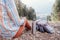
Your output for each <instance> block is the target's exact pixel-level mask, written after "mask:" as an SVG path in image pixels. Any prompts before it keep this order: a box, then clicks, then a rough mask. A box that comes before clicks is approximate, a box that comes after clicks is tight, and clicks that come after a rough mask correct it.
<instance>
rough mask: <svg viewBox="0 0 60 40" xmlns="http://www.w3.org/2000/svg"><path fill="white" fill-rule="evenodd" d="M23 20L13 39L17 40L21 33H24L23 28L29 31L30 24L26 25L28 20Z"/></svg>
mask: <svg viewBox="0 0 60 40" xmlns="http://www.w3.org/2000/svg"><path fill="white" fill-rule="evenodd" d="M24 19H25V22H24V24H23V25H22V26H20V28H19V30H18V32H17V33H16V35H15V36H14V37H13V38H18V37H19V36H21V34H22V32H23V31H24V29H25V27H26V28H27V29H29V30H31V26H30V24H29V23H28V20H27V19H26V18H24Z"/></svg>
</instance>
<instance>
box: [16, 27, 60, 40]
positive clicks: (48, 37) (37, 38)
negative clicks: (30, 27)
mask: <svg viewBox="0 0 60 40" xmlns="http://www.w3.org/2000/svg"><path fill="white" fill-rule="evenodd" d="M54 29H55V33H53V34H49V33H41V32H38V31H36V34H35V35H33V34H32V31H26V30H25V31H24V32H23V34H22V35H21V37H19V40H60V26H55V27H54ZM15 40H17V39H15Z"/></svg>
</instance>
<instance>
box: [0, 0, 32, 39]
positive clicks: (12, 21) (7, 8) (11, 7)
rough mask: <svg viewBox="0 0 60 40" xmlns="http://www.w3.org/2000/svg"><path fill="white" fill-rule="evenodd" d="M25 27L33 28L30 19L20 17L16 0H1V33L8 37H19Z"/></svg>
mask: <svg viewBox="0 0 60 40" xmlns="http://www.w3.org/2000/svg"><path fill="white" fill-rule="evenodd" d="M25 27H27V28H28V29H29V30H31V26H30V24H29V23H28V20H27V19H26V18H23V19H20V18H19V15H18V12H17V9H16V5H15V3H14V0H0V35H1V36H2V37H3V38H7V39H12V38H17V37H19V36H20V35H21V34H22V32H23V30H24V28H25Z"/></svg>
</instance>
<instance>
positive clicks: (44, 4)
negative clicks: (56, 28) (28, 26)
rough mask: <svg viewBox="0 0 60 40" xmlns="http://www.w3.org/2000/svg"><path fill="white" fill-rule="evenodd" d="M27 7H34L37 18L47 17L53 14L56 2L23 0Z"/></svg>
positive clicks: (53, 0)
mask: <svg viewBox="0 0 60 40" xmlns="http://www.w3.org/2000/svg"><path fill="white" fill-rule="evenodd" d="M21 1H22V3H24V4H26V6H27V7H32V8H34V9H35V11H36V15H37V16H41V17H42V16H47V15H49V14H50V13H51V12H52V7H53V4H54V2H55V0H21Z"/></svg>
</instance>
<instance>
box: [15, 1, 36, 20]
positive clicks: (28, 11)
mask: <svg viewBox="0 0 60 40" xmlns="http://www.w3.org/2000/svg"><path fill="white" fill-rule="evenodd" d="M16 5H17V10H18V13H19V16H20V17H26V18H28V19H29V20H34V19H36V13H35V10H34V9H33V8H32V7H30V8H27V7H26V5H24V4H23V3H21V2H19V1H18V3H16Z"/></svg>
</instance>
